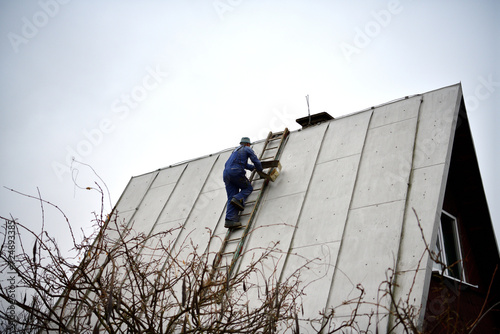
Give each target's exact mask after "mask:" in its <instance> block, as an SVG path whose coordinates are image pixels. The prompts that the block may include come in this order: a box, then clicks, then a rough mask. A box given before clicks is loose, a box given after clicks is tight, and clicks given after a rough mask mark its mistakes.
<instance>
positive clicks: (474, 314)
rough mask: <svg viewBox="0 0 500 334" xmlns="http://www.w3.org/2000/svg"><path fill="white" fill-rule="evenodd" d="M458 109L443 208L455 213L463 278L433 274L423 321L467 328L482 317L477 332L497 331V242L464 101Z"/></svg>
mask: <svg viewBox="0 0 500 334" xmlns="http://www.w3.org/2000/svg"><path fill="white" fill-rule="evenodd" d="M460 114H461V115H462V116H461V118H460V120H459V122H458V126H457V130H456V135H455V143H454V146H453V151H452V157H451V166H450V172H449V176H448V180H447V185H446V194H445V199H444V203H443V210H445V211H446V212H448V213H450V214H451V215H453V216H455V217H456V218H457V223H458V227H459V241H460V246H461V250H462V257H463V266H464V272H465V281H464V282H460V281H457V280H455V279H453V278H450V277H447V276H442V275H440V274H439V273H434V274H433V275H432V279H431V284H430V288H429V300H428V302H427V310H426V315H425V326H426V329H427V330H428V331H429V332H434V333H446V332H449V331H450V329H452V328H454V327H456V328H457V329H459V330H460V331H464V332H465V331H467V332H468V331H469V330H470V329H471V327H472V326H473V325H474V324H476V321H478V322H477V327H476V328H475V332H477V333H497V332H499V331H500V307H498V306H497V307H495V308H494V309H493V310H491V311H489V312H486V311H487V310H488V309H489V308H490V307H492V306H493V304H494V303H495V302H498V301H499V300H500V278H499V277H498V273H497V272H496V270H497V269H498V266H499V264H500V260H499V255H498V248H497V245H496V241H495V237H494V234H493V229H492V223H491V219H490V215H489V212H488V207H487V204H486V198H485V196H484V190H483V187H482V181H481V177H480V172H479V167H478V165H477V160H476V156H475V152H474V146H473V142H472V138H471V134H470V128H469V124H468V121H467V118H466V117H464V114H465V108H464V106H463V102H462V105H461V112H460ZM483 315H484V317H482V318H481V320H480V321H479V318H480V317H481V316H483Z"/></svg>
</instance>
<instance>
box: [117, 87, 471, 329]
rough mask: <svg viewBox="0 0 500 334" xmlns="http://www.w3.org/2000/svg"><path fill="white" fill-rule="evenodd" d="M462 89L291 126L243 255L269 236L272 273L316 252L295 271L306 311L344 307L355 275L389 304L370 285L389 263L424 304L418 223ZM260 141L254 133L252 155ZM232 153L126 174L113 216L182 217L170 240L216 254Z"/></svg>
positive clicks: (429, 204) (152, 226) (426, 224)
mask: <svg viewBox="0 0 500 334" xmlns="http://www.w3.org/2000/svg"><path fill="white" fill-rule="evenodd" d="M461 100H462V89H461V85H460V84H456V85H453V86H450V87H445V88H441V89H438V90H435V91H431V92H427V93H424V94H418V95H414V96H410V97H405V98H402V99H400V100H396V101H392V102H389V103H387V104H383V105H380V106H376V107H372V108H370V109H367V110H364V111H361V112H358V113H354V114H351V115H347V116H344V117H340V118H337V119H334V120H331V121H327V122H324V123H321V124H319V125H316V126H312V127H308V128H306V129H302V130H298V131H293V132H291V133H290V135H289V137H288V141H287V142H286V144H285V147H284V150H283V151H282V154H281V159H280V161H281V164H282V166H283V169H282V171H281V174H280V176H279V177H278V179H277V180H276V181H275V182H274V183H270V185H269V187H268V188H267V191H266V193H265V195H264V198H263V202H262V203H261V205H260V208H259V211H258V214H257V216H256V218H255V220H254V222H253V224H254V225H253V226H254V227H255V228H254V230H253V231H252V233H250V235H249V238H248V239H247V242H246V245H245V249H246V250H252V251H251V252H247V253H244V254H243V257H242V258H241V266H245V265H246V264H247V263H249V261H251V259H252V253H254V252H258V250H259V249H264V248H266V247H268V246H269V245H272V244H273V243H277V242H278V245H277V247H278V248H279V250H281V253H280V254H281V255H280V256H279V257H277V258H273V259H269V261H270V262H272V263H270V264H269V268H274V267H275V266H277V268H278V272H277V273H274V274H275V275H278V276H279V275H285V276H283V277H286V275H289V274H291V273H292V272H294V270H296V269H297V268H299V267H300V266H301V265H302V264H304V263H305V261H307V260H313V259H314V261H312V262H311V263H309V265H308V268H309V270H305V271H303V272H302V274H301V280H302V281H304V282H306V283H307V284H308V285H307V287H306V289H305V293H306V296H305V298H304V299H303V303H304V312H305V314H304V318H307V317H308V316H311V317H315V316H317V314H318V310H320V309H323V308H325V307H330V306H335V307H337V309H336V315H337V316H338V317H343V316H346V317H350V315H351V311H352V307H353V306H352V305H349V304H346V305H342V304H343V301H345V300H349V299H352V298H355V297H357V296H358V294H359V291H358V290H357V289H356V286H357V285H358V284H361V285H362V286H363V288H364V289H365V292H366V297H365V298H366V301H368V302H377V301H378V302H379V303H381V304H382V305H389V301H388V300H387V299H384V298H382V299H381V300H380V297H381V296H379V295H378V288H379V285H380V283H381V282H383V281H384V280H386V279H387V276H386V275H387V273H388V269H389V268H393V269H395V271H397V272H398V275H397V277H396V283H397V284H398V287H397V288H396V290H395V293H396V296H397V297H398V298H402V300H405V301H406V300H407V299H406V298H407V295H408V292H410V291H411V296H410V297H411V302H410V303H411V304H413V305H415V306H416V307H420V305H424V307H425V301H426V296H427V291H428V285H429V282H430V275H431V270H430V268H431V267H432V263H431V261H430V259H429V257H428V256H427V254H425V252H424V250H425V244H424V242H423V240H422V237H421V230H420V227H421V228H422V233H423V235H424V236H425V240H426V241H427V243H429V244H432V243H434V242H435V238H436V231H437V222H438V221H439V215H440V212H441V208H442V202H443V197H444V192H445V186H446V178H447V173H448V167H449V163H450V156H451V149H452V146H453V137H454V136H453V134H454V131H455V126H456V122H457V117H458V113H459V108H460V103H461ZM262 147H263V141H259V142H256V143H255V144H254V146H253V149H254V150H255V152H256V153H257V155H259V153H260V151H261V150H262ZM230 153H231V149H228V150H226V151H222V152H219V153H216V154H211V155H209V156H205V157H202V158H198V159H194V160H191V161H188V162H184V163H180V164H177V165H174V166H170V167H168V168H163V169H160V170H157V171H154V172H151V173H148V174H144V175H140V176H136V177H133V178H132V179H131V180H130V182H129V184H128V186H127V187H126V189H125V191H124V193H123V194H122V196H121V198H120V200H119V201H118V203H117V206H116V211H117V212H118V214H119V216H120V219H123V220H125V221H128V222H129V223H130V224H131V225H130V226H133V228H134V229H135V230H136V231H138V232H144V233H151V232H154V231H160V230H165V229H167V228H169V227H176V226H183V229H179V230H176V233H177V234H173V235H171V240H168V241H170V242H174V243H175V242H180V241H184V240H185V239H186V238H188V239H191V240H192V242H193V243H194V244H196V245H198V246H199V249H198V251H199V252H207V251H209V252H212V256H213V254H214V253H215V252H217V251H218V250H219V247H220V241H221V239H223V238H224V234H225V233H226V229H225V228H224V226H223V225H224V214H225V204H226V192H225V188H224V183H223V181H222V171H223V168H224V163H225V162H226V160H227V158H228V157H229V155H230ZM415 212H416V213H417V214H418V217H419V218H420V227H419V224H418V223H417V219H416V214H415ZM212 234H213V235H212ZM214 236H215V237H214ZM216 236H219V238H217V237H216ZM212 237H214V238H212ZM211 238H212V241H211V243H210V248H209V249H208V245H209V240H210V239H211ZM417 268H419V271H418V273H417V274H416V275H415V273H416V271H415V270H416V269H417ZM269 271H270V272H269V274H271V269H269ZM373 308H374V306H372V305H368V304H366V305H364V306H362V307H361V309H360V313H370V312H371V311H372V309H373ZM386 313H387V312H386ZM422 313H423V312H422ZM387 320H388V319H387V318H386V319H385V320H383V321H387ZM389 321H390V320H389Z"/></svg>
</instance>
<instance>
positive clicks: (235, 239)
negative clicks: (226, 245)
mask: <svg viewBox="0 0 500 334" xmlns="http://www.w3.org/2000/svg"><path fill="white" fill-rule="evenodd" d="M240 240H241V238H232V239H227V242H233V241H240Z"/></svg>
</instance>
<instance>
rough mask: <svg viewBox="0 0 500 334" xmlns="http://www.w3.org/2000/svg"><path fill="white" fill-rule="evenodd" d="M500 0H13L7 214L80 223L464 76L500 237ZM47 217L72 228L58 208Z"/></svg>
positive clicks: (9, 12)
mask: <svg viewBox="0 0 500 334" xmlns="http://www.w3.org/2000/svg"><path fill="white" fill-rule="evenodd" d="M499 22H500V2H498V1H451V0H450V1H409V0H400V1H370V2H369V4H367V2H363V3H362V2H361V1H342V2H341V1H311V0H309V1H305V0H303V1H293V0H288V1H286V2H285V1H274V0H266V1H264V0H261V1H258V0H254V1H249V0H220V1H219V0H216V1H212V0H204V1H201V0H189V1H188V0H176V1H166V0H163V1H147V0H144V1H130V0H120V1H118V0H114V1H103V0H101V1H93V0H87V1H83V0H72V1H69V0H40V1H7V0H0V36H1V42H0V55H1V58H0V60H1V62H0V68H1V76H0V136H1V138H0V153H1V158H2V163H1V167H0V186H1V188H0V215H1V216H4V217H5V216H7V217H8V216H10V215H12V216H13V217H15V218H18V219H19V220H20V222H23V223H25V224H28V225H29V226H32V227H33V228H34V229H37V228H40V226H41V219H40V216H41V210H40V204H39V203H38V202H37V201H35V200H32V199H28V198H25V197H22V196H19V195H17V194H15V193H13V192H11V191H9V190H7V189H5V188H4V186H5V187H9V188H13V189H15V190H18V191H21V192H25V193H29V194H32V195H37V191H38V190H37V188H38V189H39V191H40V193H41V195H42V197H43V198H44V199H46V200H48V201H51V202H52V203H54V204H57V205H58V206H59V207H60V208H61V209H62V210H63V211H64V212H65V213H66V214H67V215H68V218H69V219H70V221H71V222H72V223H73V224H74V225H75V226H76V227H80V226H81V227H87V226H90V220H91V219H92V215H91V212H92V211H96V210H99V206H100V197H99V196H98V194H97V193H96V192H93V191H88V190H82V189H80V188H79V186H81V187H87V186H93V182H94V180H96V177H95V176H94V174H93V173H92V171H91V170H90V169H89V168H87V167H85V166H81V165H79V166H76V167H78V172H76V171H75V173H74V174H73V175H75V176H76V184H77V185H78V186H77V185H75V182H74V181H73V180H72V177H71V175H72V174H71V173H70V164H71V158H72V157H75V158H76V159H77V160H80V161H83V162H85V163H86V164H89V165H91V166H92V167H93V168H94V169H95V171H96V172H97V173H98V174H99V176H100V177H101V178H102V179H103V180H104V181H105V182H106V184H107V186H108V187H109V191H110V198H106V200H105V209H106V211H110V209H111V206H113V205H114V204H115V203H116V201H117V200H118V199H119V196H120V194H121V193H122V192H123V190H124V188H125V186H126V185H127V183H128V181H129V180H130V177H132V176H135V175H139V174H143V173H147V172H150V171H153V170H156V169H158V168H162V167H166V166H168V165H170V164H174V163H178V162H181V161H184V160H188V159H192V158H197V157H200V156H203V155H207V154H210V153H215V152H218V151H220V150H223V149H226V148H229V147H232V146H235V145H237V143H238V142H239V139H240V138H241V137H242V136H249V137H250V138H251V139H252V140H258V139H263V138H264V137H265V136H266V135H267V133H268V132H269V131H270V130H273V131H277V130H282V129H283V128H285V127H288V128H289V129H291V130H294V129H298V128H299V126H298V125H297V124H296V123H295V119H296V118H299V117H302V116H306V115H307V105H306V100H305V95H307V94H308V95H309V98H310V107H311V113H317V112H322V111H327V112H328V113H330V114H331V115H332V116H334V117H335V116H341V115H346V114H349V113H352V112H356V111H359V110H362V109H365V108H369V107H371V106H374V105H378V104H381V103H384V102H387V101H390V100H393V99H397V98H401V97H404V96H406V95H412V94H418V93H424V92H427V91H430V90H434V89H438V88H441V87H444V86H448V85H452V84H456V83H458V82H461V83H462V85H463V91H464V96H465V103H466V107H467V111H468V116H469V120H470V124H471V128H472V135H473V140H474V143H475V148H476V153H477V156H478V160H479V165H480V169H481V173H482V178H483V183H484V188H485V191H486V195H487V199H488V202H489V208H490V212H491V214H492V219H493V221H494V225H495V229H496V234H497V239H498V236H499V235H500V209H499V208H500V201H499V199H498V198H499V195H500V194H499V192H498V189H499V188H500V182H499V177H498V170H500V160H499V149H498V143H499V142H500V131H499V130H500V129H499V122H498V118H499V116H498V115H499V113H498V111H499V110H498V108H499V106H500V71H499V65H498V59H500V52H499V35H500V27H499V25H500V23H499ZM45 214H46V222H45V223H46V227H47V228H48V229H49V230H51V231H52V232H53V233H55V234H56V235H58V236H59V238H60V239H61V240H63V241H64V239H65V238H66V239H67V230H65V228H64V224H63V220H62V219H61V218H60V217H59V216H58V215H57V213H56V212H55V211H54V210H49V209H48V208H46V211H45Z"/></svg>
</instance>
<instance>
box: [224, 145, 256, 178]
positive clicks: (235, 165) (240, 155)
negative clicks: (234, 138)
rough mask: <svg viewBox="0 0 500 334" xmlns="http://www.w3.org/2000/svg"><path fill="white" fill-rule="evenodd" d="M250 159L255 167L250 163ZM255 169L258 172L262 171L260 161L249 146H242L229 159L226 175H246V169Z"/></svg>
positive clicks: (225, 169) (225, 170)
mask: <svg viewBox="0 0 500 334" xmlns="http://www.w3.org/2000/svg"><path fill="white" fill-rule="evenodd" d="M248 158H250V160H251V161H252V162H253V163H254V164H255V166H254V165H252V164H249V163H248ZM254 168H256V169H257V170H258V171H262V164H261V163H260V160H259V159H258V158H257V156H256V155H255V152H254V151H253V150H252V149H251V148H250V147H249V146H245V145H241V146H240V147H238V148H237V149H235V150H234V151H233V153H232V154H231V156H230V157H229V159H227V161H226V165H225V168H224V173H230V174H232V175H236V174H245V169H248V170H254Z"/></svg>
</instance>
